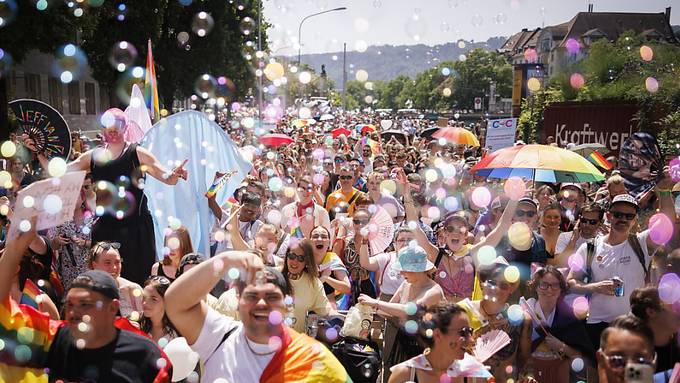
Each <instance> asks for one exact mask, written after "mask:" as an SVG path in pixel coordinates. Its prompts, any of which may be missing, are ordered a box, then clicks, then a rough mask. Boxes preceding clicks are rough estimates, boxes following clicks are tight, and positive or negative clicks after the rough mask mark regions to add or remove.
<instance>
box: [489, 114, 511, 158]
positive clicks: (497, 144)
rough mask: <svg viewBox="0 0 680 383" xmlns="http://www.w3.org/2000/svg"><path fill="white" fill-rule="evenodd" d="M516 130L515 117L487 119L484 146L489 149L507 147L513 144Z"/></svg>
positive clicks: (494, 149)
mask: <svg viewBox="0 0 680 383" xmlns="http://www.w3.org/2000/svg"><path fill="white" fill-rule="evenodd" d="M516 131H517V119H516V118H502V119H497V120H489V123H488V124H487V127H486V141H485V143H484V147H485V148H488V149H489V151H492V152H494V151H496V150H498V149H503V148H507V147H510V146H513V145H514V144H515V132H516Z"/></svg>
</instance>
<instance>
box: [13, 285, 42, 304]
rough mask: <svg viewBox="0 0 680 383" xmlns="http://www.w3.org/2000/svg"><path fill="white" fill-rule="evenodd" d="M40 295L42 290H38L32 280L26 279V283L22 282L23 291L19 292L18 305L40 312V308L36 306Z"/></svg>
mask: <svg viewBox="0 0 680 383" xmlns="http://www.w3.org/2000/svg"><path fill="white" fill-rule="evenodd" d="M42 293H43V292H42V290H40V288H39V287H38V286H36V284H35V283H33V281H32V280H30V279H27V280H26V282H24V289H23V290H22V292H21V301H20V302H19V303H20V304H22V305H27V306H31V307H33V308H34V309H36V310H40V307H39V306H38V295H40V294H42Z"/></svg>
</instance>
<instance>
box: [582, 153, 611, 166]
mask: <svg viewBox="0 0 680 383" xmlns="http://www.w3.org/2000/svg"><path fill="white" fill-rule="evenodd" d="M587 158H588V161H590V162H592V163H593V164H594V165H595V166H599V167H601V168H602V169H604V170H611V169H612V168H613V167H614V166H613V165H612V164H611V163H610V162H609V161H607V159H605V158H604V156H603V155H602V154H600V152H598V151H597V150H594V151H593V152H592V153H590V154H589V155H588V157H587Z"/></svg>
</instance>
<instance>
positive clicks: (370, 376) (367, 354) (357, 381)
mask: <svg viewBox="0 0 680 383" xmlns="http://www.w3.org/2000/svg"><path fill="white" fill-rule="evenodd" d="M365 346H370V347H371V348H372V349H373V350H369V351H360V350H358V349H357V348H365ZM332 350H333V355H335V357H336V358H338V360H339V361H340V363H341V364H342V365H343V367H345V370H346V371H347V374H348V375H349V376H350V378H352V381H353V382H354V383H375V382H376V380H377V379H378V375H380V369H381V367H382V355H381V354H380V349H378V345H377V344H376V343H375V342H373V341H371V340H364V339H359V338H353V337H349V336H347V337H344V338H343V339H342V340H340V341H338V342H336V343H335V344H333V346H332Z"/></svg>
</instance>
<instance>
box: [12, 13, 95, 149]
mask: <svg viewBox="0 0 680 383" xmlns="http://www.w3.org/2000/svg"><path fill="white" fill-rule="evenodd" d="M15 3H16V9H15V12H16V13H15V14H14V17H13V18H12V19H9V20H7V15H5V14H3V17H5V19H6V20H5V25H4V26H3V27H2V28H0V48H1V49H2V51H3V56H5V57H4V59H0V139H2V140H5V139H7V138H8V136H9V121H8V117H9V116H8V110H7V103H8V101H9V100H8V96H9V95H8V94H7V76H6V74H7V73H9V70H10V68H9V67H5V65H4V63H7V62H9V61H8V60H9V59H8V57H11V60H12V61H13V62H15V63H19V62H21V61H22V60H23V59H24V58H25V57H26V54H27V53H28V52H30V51H31V50H38V51H40V52H44V53H55V51H56V50H57V48H58V47H60V46H62V45H65V44H67V43H77V40H76V36H77V34H78V31H79V30H81V29H82V28H83V27H87V24H88V22H89V21H90V18H89V17H88V13H85V16H84V17H81V18H77V17H75V16H74V15H73V10H72V9H71V10H69V9H68V7H67V6H66V4H64V3H63V2H53V3H52V4H51V5H50V6H48V7H47V9H45V10H43V11H39V10H38V9H37V8H36V5H35V2H33V1H29V0H17V1H16V2H15ZM8 6H9V3H5V4H4V7H8Z"/></svg>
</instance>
